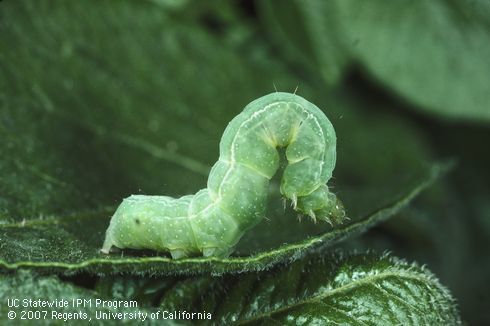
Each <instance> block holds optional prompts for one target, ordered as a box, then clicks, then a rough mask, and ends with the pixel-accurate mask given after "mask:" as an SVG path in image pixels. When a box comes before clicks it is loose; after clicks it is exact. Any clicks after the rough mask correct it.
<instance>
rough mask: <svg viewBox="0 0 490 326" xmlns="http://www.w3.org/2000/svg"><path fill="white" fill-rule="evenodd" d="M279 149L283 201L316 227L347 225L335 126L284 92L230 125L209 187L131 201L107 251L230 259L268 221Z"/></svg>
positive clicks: (114, 222) (113, 227)
mask: <svg viewBox="0 0 490 326" xmlns="http://www.w3.org/2000/svg"><path fill="white" fill-rule="evenodd" d="M277 147H285V148H286V159H287V166H286V168H285V170H284V173H283V176H282V179H281V186H280V191H281V194H282V196H283V197H284V198H285V199H287V200H291V201H292V203H293V206H294V209H295V210H296V211H298V212H299V213H302V214H306V215H309V216H310V217H311V218H312V219H313V220H314V221H316V220H317V219H320V220H323V221H326V222H328V223H331V224H333V223H341V222H342V221H343V220H344V218H345V213H344V210H343V207H342V204H341V202H340V201H339V200H338V199H337V198H336V196H335V195H334V194H333V193H331V192H330V191H329V190H328V187H327V185H326V183H327V181H328V180H329V179H330V178H331V176H332V171H333V169H334V167H335V161H336V136H335V131H334V129H333V126H332V124H331V123H330V121H329V120H328V119H327V117H326V116H325V115H324V114H323V112H322V111H321V110H320V109H318V108H317V107H316V106H315V105H313V104H312V103H310V102H308V101H306V100H305V99H303V98H302V97H300V96H297V95H295V94H290V93H279V92H276V93H272V94H269V95H266V96H263V97H261V98H259V99H257V100H255V101H253V102H252V103H250V104H248V105H247V106H246V107H245V109H244V110H243V112H242V113H241V114H239V115H238V116H236V117H235V118H234V119H233V120H232V121H231V122H230V123H229V124H228V126H227V128H226V130H225V132H224V134H223V137H222V138H221V141H220V157H219V160H218V161H217V162H216V164H215V165H214V166H213V168H212V169H211V172H210V175H209V178H208V182H207V188H205V189H201V190H200V191H198V192H197V193H196V194H195V195H188V196H183V197H181V198H171V197H167V196H143V195H133V196H130V197H128V198H126V199H124V200H123V202H122V203H121V205H120V206H119V207H118V209H117V210H116V212H115V214H114V216H113V217H112V219H111V222H110V224H109V227H108V229H107V231H106V238H105V241H104V245H103V247H102V249H101V251H102V252H103V253H106V254H107V253H109V252H110V249H111V248H112V247H113V246H115V247H118V248H132V249H153V250H158V251H169V252H170V253H171V255H172V257H173V258H181V257H186V256H191V255H197V254H200V253H202V254H203V255H204V256H218V257H226V256H228V255H229V254H230V253H231V252H232V251H233V248H234V246H235V245H236V243H237V242H238V241H239V240H240V238H241V237H242V235H243V233H244V232H245V231H247V230H248V229H250V228H251V227H253V226H255V225H256V224H257V223H259V222H260V221H261V220H262V218H263V217H264V215H265V207H266V202H267V192H268V191H267V189H268V184H269V180H270V179H271V178H272V177H273V176H274V174H275V173H276V171H277V170H278V167H279V159H280V158H279V154H278V151H277V149H276V148H277Z"/></svg>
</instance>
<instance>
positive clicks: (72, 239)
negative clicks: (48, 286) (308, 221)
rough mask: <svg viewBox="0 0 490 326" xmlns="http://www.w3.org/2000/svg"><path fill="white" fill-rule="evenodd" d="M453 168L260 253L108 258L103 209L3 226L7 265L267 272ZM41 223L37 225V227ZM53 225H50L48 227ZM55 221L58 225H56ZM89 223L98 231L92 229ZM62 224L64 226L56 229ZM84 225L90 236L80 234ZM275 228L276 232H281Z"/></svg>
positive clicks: (359, 227)
mask: <svg viewBox="0 0 490 326" xmlns="http://www.w3.org/2000/svg"><path fill="white" fill-rule="evenodd" d="M446 170H447V166H438V165H435V166H433V167H432V168H431V169H430V170H429V172H428V173H429V174H428V175H426V176H425V178H424V179H422V180H421V181H420V182H419V184H417V185H416V186H415V187H414V188H413V189H410V191H409V192H408V193H406V194H405V195H404V196H403V197H401V198H399V199H398V200H396V201H395V202H393V203H391V204H390V205H388V206H386V207H382V208H380V209H378V210H377V211H375V212H373V213H372V214H370V215H367V216H365V217H364V218H362V219H360V220H356V221H353V222H352V223H348V224H345V225H342V226H340V227H338V228H335V229H331V230H329V231H327V232H325V233H323V234H321V235H319V236H315V237H310V238H307V239H305V240H303V241H298V242H296V243H291V244H287V245H283V246H281V247H279V248H276V249H270V250H268V251H263V252H259V253H257V254H254V255H251V256H245V257H231V258H226V259H220V258H186V259H179V260H172V259H171V258H168V257H162V256H141V252H139V253H136V254H134V253H133V256H132V257H131V256H130V257H127V256H126V257H125V256H123V255H121V256H110V257H104V256H101V254H100V253H98V249H99V248H100V245H98V244H100V241H97V240H101V239H102V237H101V232H97V230H103V225H104V224H106V223H107V220H105V223H101V221H100V220H102V222H104V220H103V219H100V216H99V214H98V213H96V214H93V213H92V214H87V215H85V216H83V215H82V216H75V217H74V218H72V219H65V220H56V219H52V220H42V221H40V224H38V223H36V221H33V222H32V223H29V222H26V223H24V224H23V223H17V224H9V225H3V226H2V233H1V236H2V237H1V239H2V240H1V241H2V247H3V248H4V250H3V252H2V257H3V258H2V261H1V266H2V267H4V268H7V269H17V268H25V267H28V268H35V269H41V270H43V269H44V270H49V271H52V272H53V271H55V272H65V273H73V272H79V271H90V272H92V273H104V272H116V271H117V272H131V273H137V274H162V273H164V274H177V273H178V274H189V273H204V272H211V273H214V274H221V273H225V272H244V271H253V270H264V269H267V268H270V267H271V266H273V265H275V264H277V263H279V262H282V261H286V260H289V261H292V260H296V259H298V258H301V257H302V256H304V255H305V254H306V253H307V251H311V250H313V249H315V248H320V247H326V246H331V245H333V244H335V243H337V242H339V241H341V240H344V239H345V238H347V237H350V236H353V235H356V234H359V233H361V232H363V231H365V230H366V229H367V228H369V227H370V226H372V225H374V224H376V223H378V222H380V221H382V220H384V219H387V218H388V217H390V216H392V215H393V214H395V213H396V212H398V211H399V210H400V209H401V208H402V207H404V206H405V205H406V204H407V203H408V202H409V201H410V200H411V199H412V198H413V197H414V196H416V195H417V194H418V193H419V192H420V191H422V190H423V189H424V188H425V187H427V186H428V185H430V184H431V183H432V182H434V180H435V179H437V178H438V177H439V176H440V174H441V173H443V172H445V171H446ZM36 224H37V225H36ZM46 224H47V225H46ZM50 224H54V225H50ZM86 224H88V225H89V226H90V227H91V228H93V230H90V229H87V226H85V225H86ZM56 226H58V227H56ZM80 229H84V230H85V232H86V233H85V234H84V235H81V234H80V233H79V231H80ZM280 231H281V229H275V230H274V232H280Z"/></svg>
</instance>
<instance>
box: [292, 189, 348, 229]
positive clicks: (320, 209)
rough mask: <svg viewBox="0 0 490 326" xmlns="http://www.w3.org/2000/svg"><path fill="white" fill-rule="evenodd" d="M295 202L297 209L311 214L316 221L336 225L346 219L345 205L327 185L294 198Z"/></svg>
mask: <svg viewBox="0 0 490 326" xmlns="http://www.w3.org/2000/svg"><path fill="white" fill-rule="evenodd" d="M295 201H296V203H295ZM293 204H294V205H295V210H296V211H298V212H301V213H302V214H305V215H308V216H310V217H311V218H312V219H313V220H314V221H315V222H316V221H317V220H320V221H325V222H327V223H330V224H332V225H335V224H340V223H342V222H343V221H344V220H345V219H346V215H345V210H344V205H343V204H342V202H341V201H340V200H339V199H338V198H337V196H335V194H333V193H331V192H330V191H329V190H328V188H327V186H326V185H323V186H320V187H319V188H318V189H317V190H315V191H313V192H312V193H311V194H309V195H307V196H302V197H298V198H297V199H296V200H295V199H293Z"/></svg>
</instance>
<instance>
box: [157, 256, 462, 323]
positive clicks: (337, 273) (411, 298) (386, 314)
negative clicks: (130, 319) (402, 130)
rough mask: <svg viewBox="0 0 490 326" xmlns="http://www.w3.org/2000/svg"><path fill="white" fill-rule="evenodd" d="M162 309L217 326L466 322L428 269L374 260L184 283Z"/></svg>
mask: <svg viewBox="0 0 490 326" xmlns="http://www.w3.org/2000/svg"><path fill="white" fill-rule="evenodd" d="M203 293H205V294H206V295H203ZM160 302H161V309H162V310H169V311H173V310H175V309H180V310H184V309H185V310H187V311H193V312H200V311H206V312H210V313H211V314H212V316H213V319H212V321H211V323H213V324H230V323H236V324H248V323H252V324H281V325H285V324H314V325H317V324H318V325H319V324H322V325H325V324H334V323H335V324H348V325H351V324H355V325H365V324H367V325H457V324H460V323H461V321H460V319H459V316H458V312H457V309H456V307H455V305H454V301H453V299H452V297H451V295H450V294H449V292H448V291H447V290H446V288H444V287H443V286H442V285H441V284H440V283H439V282H438V280H437V279H436V278H435V276H433V275H432V274H431V273H430V272H429V271H428V270H427V269H425V268H423V267H419V266H417V265H415V264H409V263H407V262H405V261H402V260H399V259H396V258H393V257H390V256H387V255H384V256H382V257H378V256H376V255H374V254H367V255H360V254H358V255H351V256H343V255H339V254H337V255H327V256H325V255H323V256H322V255H318V254H315V255H310V256H308V257H306V258H305V259H303V260H301V261H297V262H295V263H292V264H290V265H288V266H287V267H280V268H279V267H278V268H275V269H273V270H271V271H267V272H261V273H258V274H256V273H249V274H241V275H227V276H224V277H219V278H216V277H196V278H193V279H186V280H183V281H180V282H176V283H175V284H174V286H173V287H172V288H170V289H164V290H162V291H161V299H160Z"/></svg>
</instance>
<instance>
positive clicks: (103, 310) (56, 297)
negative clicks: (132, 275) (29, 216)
mask: <svg viewBox="0 0 490 326" xmlns="http://www.w3.org/2000/svg"><path fill="white" fill-rule="evenodd" d="M0 297H1V298H2V300H5V302H3V303H2V305H0V321H1V323H2V325H19V324H20V323H21V321H22V322H26V319H27V320H29V319H30V320H29V321H31V322H34V321H35V323H36V325H53V324H61V323H64V322H65V323H66V322H70V323H72V322H74V323H76V322H78V323H88V322H89V321H90V323H91V324H95V325H120V324H121V322H122V320H121V319H122V318H119V319H116V320H114V319H110V320H108V319H105V320H102V319H97V314H99V316H100V314H109V315H111V313H115V314H117V313H120V314H121V315H123V314H124V313H126V318H124V319H125V320H126V321H130V318H131V319H132V320H133V321H134V320H135V318H132V317H130V315H129V314H132V315H131V316H133V317H136V315H134V314H135V313H136V314H138V312H140V313H141V314H149V313H150V312H151V310H150V309H145V308H142V307H140V306H139V305H138V306H137V307H136V308H132V307H131V308H130V307H124V306H119V307H114V306H113V304H114V301H115V300H114V299H113V298H110V297H102V296H100V295H98V294H97V293H96V292H95V291H90V290H86V289H82V288H79V287H76V286H74V285H72V284H69V283H66V282H63V281H62V280H60V279H59V278H58V277H56V276H38V275H36V274H35V273H32V272H29V271H19V272H18V273H17V274H15V275H2V274H0ZM7 299H9V300H18V301H17V302H18V304H19V306H18V307H9V306H8V305H7V302H6V301H7ZM77 300H82V301H81V303H80V304H78V305H77V304H76V303H77V302H80V301H77ZM83 300H85V301H83ZM129 301H130V300H125V302H129ZM12 302H13V301H12ZM29 302H33V303H29ZM36 302H44V303H45V304H44V306H39V305H37V306H36V305H35V304H36ZM62 302H64V303H62ZM74 302H75V303H74ZM103 302H105V305H104V304H103ZM83 303H85V304H83ZM26 304H27V305H28V306H25V305H26ZM47 304H51V305H52V306H51V307H49V306H48V305H47ZM53 304H61V305H60V306H58V307H56V305H53ZM109 304H111V305H112V306H111V307H108V305H109ZM137 304H138V303H137ZM23 311H24V312H30V313H31V314H33V315H30V314H23V313H22V312H23ZM9 312H10V313H12V312H14V313H15V318H13V319H11V316H12V315H7V314H8V313H9ZM96 313H97V314H96ZM121 315H119V316H121ZM7 316H9V317H7ZM32 316H34V318H33V317H32ZM111 316H112V315H111ZM147 316H148V315H147ZM22 317H24V320H22V319H21V318H22ZM146 322H147V323H148V322H149V323H150V324H157V321H156V320H153V321H152V320H149V319H147V320H146Z"/></svg>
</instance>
